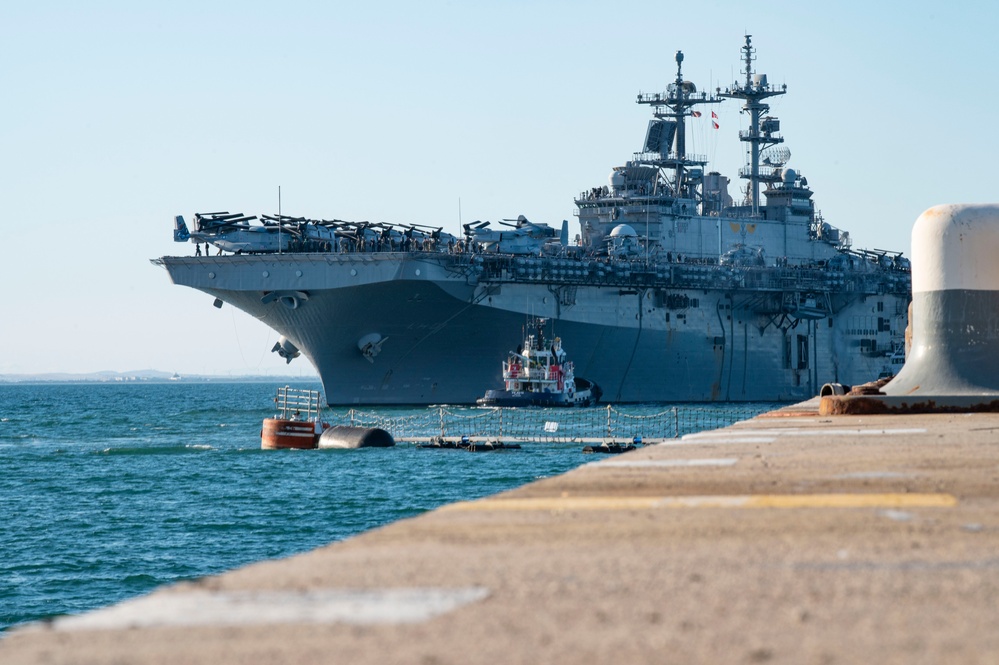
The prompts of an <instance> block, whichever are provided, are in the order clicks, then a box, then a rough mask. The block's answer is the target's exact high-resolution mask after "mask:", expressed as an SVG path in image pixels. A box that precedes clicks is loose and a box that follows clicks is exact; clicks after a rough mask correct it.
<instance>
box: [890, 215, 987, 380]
mask: <svg viewBox="0 0 999 665" xmlns="http://www.w3.org/2000/svg"><path fill="white" fill-rule="evenodd" d="M883 392H884V393H885V394H886V395H907V396H909V395H913V396H921V395H928V396H937V395H994V396H996V397H999V204H986V205H942V206H936V207H934V208H930V209H929V210H927V211H926V212H924V213H923V214H922V215H920V216H919V219H917V220H916V224H915V226H914V227H913V229H912V349H911V352H910V353H909V355H908V357H907V358H906V360H905V365H904V366H903V367H902V370H901V371H900V372H899V373H898V376H896V377H895V378H894V379H892V381H890V382H889V383H888V384H887V385H886V386H885V387H884V388H883Z"/></svg>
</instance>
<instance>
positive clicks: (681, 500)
mask: <svg viewBox="0 0 999 665" xmlns="http://www.w3.org/2000/svg"><path fill="white" fill-rule="evenodd" d="M956 505H957V499H956V498H954V497H953V496H952V495H950V494H756V495H750V494H742V495H738V494H737V495H732V496H649V497H638V496H632V497H597V496H562V497H537V498H529V499H526V498H525V499H482V500H479V501H464V502H461V503H455V504H451V505H449V506H444V507H443V508H441V510H445V511H490V510H494V511H511V510H513V511H518V510H548V511H562V510H643V509H649V508H949V507H952V506H956Z"/></svg>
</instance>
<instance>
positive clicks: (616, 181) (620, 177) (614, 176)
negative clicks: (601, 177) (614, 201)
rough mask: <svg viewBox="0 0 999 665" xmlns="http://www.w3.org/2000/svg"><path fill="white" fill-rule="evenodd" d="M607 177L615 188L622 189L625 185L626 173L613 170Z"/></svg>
mask: <svg viewBox="0 0 999 665" xmlns="http://www.w3.org/2000/svg"><path fill="white" fill-rule="evenodd" d="M607 179H608V180H610V186H611V187H613V188H614V189H620V188H621V187H624V174H623V173H621V172H620V171H613V172H611V174H610V175H609V176H607Z"/></svg>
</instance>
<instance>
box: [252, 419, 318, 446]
mask: <svg viewBox="0 0 999 665" xmlns="http://www.w3.org/2000/svg"><path fill="white" fill-rule="evenodd" d="M318 439H319V435H318V434H316V426H315V423H311V422H308V421H301V420H285V419H283V418H265V419H264V428H263V429H262V430H261V431H260V447H261V448H263V449H265V450H277V449H281V448H298V449H300V450H310V449H312V448H315V447H316V441H317V440H318Z"/></svg>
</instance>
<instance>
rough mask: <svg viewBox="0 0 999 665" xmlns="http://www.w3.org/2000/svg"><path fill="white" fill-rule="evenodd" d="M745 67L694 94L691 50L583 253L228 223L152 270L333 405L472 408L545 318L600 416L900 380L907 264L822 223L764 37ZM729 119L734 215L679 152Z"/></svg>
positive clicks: (722, 184)
mask: <svg viewBox="0 0 999 665" xmlns="http://www.w3.org/2000/svg"><path fill="white" fill-rule="evenodd" d="M741 50H742V61H743V63H744V69H743V71H741V72H740V79H741V80H737V81H736V82H735V83H734V84H733V85H732V86H731V87H729V88H727V89H724V90H723V89H721V88H718V89H716V91H715V92H714V93H713V94H712V93H708V92H703V91H698V89H697V87H696V86H695V85H694V84H693V83H691V82H689V81H686V80H684V78H683V75H682V65H683V54H682V53H681V52H679V51H678V52H677V53H676V78H675V80H674V81H673V82H672V83H670V84H669V85H668V86H667V88H666V90H665V92H661V93H654V94H639V95H638V99H637V101H638V103H639V104H643V105H647V106H648V107H650V109H651V111H652V118H651V120H650V121H649V124H648V127H647V129H646V132H645V140H644V143H643V145H642V149H641V150H640V151H639V152H637V153H635V154H634V155H633V157H632V159H631V160H630V161H627V162H626V163H625V164H624V165H623V166H618V167H615V168H614V169H613V171H612V173H611V175H610V179H609V183H608V184H607V185H603V186H599V187H593V188H591V189H589V190H587V191H584V192H583V193H581V194H580V195H579V196H578V197H577V198H576V199H575V205H576V213H575V214H576V216H577V218H578V223H579V230H578V232H577V233H575V234H573V238H572V239H571V240H570V231H569V228H568V223H567V222H563V223H562V225H561V228H558V227H557V226H549V225H547V224H541V223H534V222H531V221H529V220H528V219H527V218H525V217H523V216H521V217H519V218H518V219H517V220H516V221H513V220H508V221H506V222H499V223H498V224H497V226H496V227H493V226H491V225H490V223H489V222H473V223H469V224H465V225H464V227H463V229H464V235H463V236H458V237H456V236H453V235H449V234H447V233H445V232H444V231H443V228H431V227H420V226H417V225H389V224H372V223H367V222H361V223H351V222H345V221H341V220H313V219H307V218H303V217H293V216H289V215H282V214H278V215H263V216H261V217H260V218H257V217H256V216H247V215H242V214H237V213H228V212H213V213H199V214H197V215H195V217H194V228H193V229H188V227H187V224H186V222H185V220H184V219H183V217H177V218H175V221H174V239H175V240H177V241H181V242H191V243H196V245H197V251H196V252H195V255H194V256H191V255H186V256H164V257H161V258H158V259H153V260H152V261H153V263H154V264H157V265H160V266H162V267H164V268H165V269H166V270H167V272H168V274H169V276H170V278H171V279H172V280H173V282H174V283H176V284H180V285H184V286H189V287H191V288H194V289H197V290H199V291H203V292H205V293H207V294H208V295H210V296H212V297H213V298H215V301H214V303H215V305H216V306H217V307H221V306H222V305H223V304H225V303H227V304H229V305H231V306H234V307H238V308H239V309H241V310H244V311H245V312H248V313H249V314H251V315H253V316H254V317H256V318H257V319H259V320H260V321H261V322H262V323H263V324H265V325H267V326H270V327H271V328H273V329H274V330H275V331H277V333H279V334H280V339H279V340H278V342H277V343H276V344H275V345H274V348H273V349H272V350H273V351H275V352H276V353H278V354H279V355H280V356H281V357H283V358H284V359H285V360H286V361H287V362H291V361H292V360H293V359H295V358H297V357H299V356H304V357H305V358H307V359H308V360H309V361H310V362H311V363H312V364H313V365H314V366H315V368H316V370H317V371H318V373H319V376H320V378H321V380H322V383H323V388H324V392H325V398H326V401H327V402H328V403H329V404H330V405H387V404H442V403H449V404H474V403H475V401H476V398H477V397H479V396H481V395H482V393H483V390H484V389H486V388H487V387H489V386H492V385H494V384H496V383H497V381H499V380H500V376H499V369H498V368H499V367H501V364H502V361H503V359H504V358H506V357H507V355H508V353H509V352H510V349H509V348H508V347H509V340H510V338H511V335H512V334H515V333H516V331H518V330H520V329H521V328H522V326H523V325H524V323H525V321H527V320H528V319H530V318H533V317H545V318H547V319H549V320H550V321H551V324H552V327H553V330H554V333H555V334H557V335H558V336H560V337H561V338H562V339H564V340H566V343H567V344H569V345H571V347H572V349H573V352H574V360H575V366H576V371H577V373H578V374H579V375H581V376H586V377H587V378H589V379H590V380H592V381H594V382H595V383H597V384H598V385H600V386H601V388H602V389H603V399H604V401H606V402H663V401H670V402H672V401H689V402H700V401H784V400H800V399H804V398H808V397H811V396H814V395H816V394H817V393H818V390H819V388H820V386H821V385H822V384H823V383H826V382H835V383H843V384H855V383H862V382H866V381H869V380H872V379H875V378H878V377H883V376H888V375H891V374H893V373H894V371H895V370H896V369H897V368H898V367H900V366H901V363H902V362H903V358H904V329H905V326H906V323H907V309H908V304H909V301H910V297H911V280H910V272H909V263H908V260H907V259H905V258H904V257H902V255H901V254H900V253H893V252H888V251H880V250H869V251H858V250H855V249H854V248H853V247H852V246H851V240H850V237H849V234H848V233H847V232H846V231H841V230H839V229H837V228H836V227H834V226H832V225H831V224H829V223H827V222H826V221H825V220H824V219H823V218H822V215H821V214H820V213H819V211H818V210H817V209H816V207H815V203H814V201H813V198H812V196H813V192H812V190H811V189H810V188H809V185H808V182H807V181H806V179H805V177H804V176H803V175H802V174H801V173H800V172H798V171H796V170H795V169H793V168H790V167H788V161H789V158H790V151H789V150H788V149H787V148H786V147H785V146H784V145H783V142H784V139H783V138H782V137H781V136H780V134H779V132H780V121H779V120H778V119H777V118H776V117H774V116H772V115H770V114H769V110H770V108H769V106H768V105H767V104H766V103H765V102H766V100H767V99H769V98H771V97H775V96H778V95H783V94H785V93H786V91H787V86H786V85H783V86H779V87H778V86H775V85H773V84H771V83H769V82H768V81H767V77H766V75H764V74H757V73H755V71H754V68H753V63H754V61H755V49H754V47H753V45H752V40H751V36H746V38H745V45H744V46H743V47H742V49H741ZM726 100H738V101H741V103H742V104H743V106H742V109H743V110H744V111H745V112H746V113H747V114H748V116H749V128H748V129H746V130H744V131H742V132H740V134H739V139H740V140H741V141H742V142H744V143H745V144H746V152H747V165H746V166H745V167H744V168H742V169H741V170H740V171H739V174H738V175H739V177H740V178H743V179H744V180H746V181H747V182H746V185H745V188H744V189H743V190H741V191H740V192H739V194H740V197H739V200H738V201H734V200H733V198H732V196H731V195H730V194H729V192H728V185H729V183H730V180H729V179H728V178H727V177H725V176H723V175H722V174H720V173H718V172H715V171H709V170H707V165H708V162H707V160H706V159H705V158H704V157H702V156H700V155H695V154H690V153H688V152H687V150H686V145H685V143H686V129H685V125H686V124H687V123H689V122H692V121H694V119H695V118H699V117H700V116H701V114H702V112H701V110H700V109H702V108H703V109H704V110H705V111H707V110H708V109H710V108H712V106H713V105H715V104H719V103H722V102H724V101H726ZM713 115H714V114H713V113H712V116H713ZM705 120H707V118H705ZM702 122H703V121H702ZM504 224H505V225H504ZM202 243H204V245H205V253H204V254H202V253H201V245H202ZM209 249H213V250H214V251H211V252H209Z"/></svg>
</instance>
